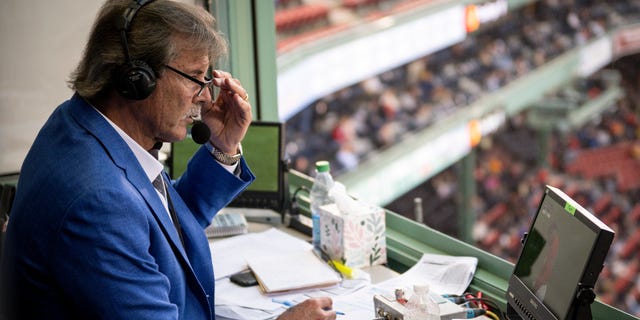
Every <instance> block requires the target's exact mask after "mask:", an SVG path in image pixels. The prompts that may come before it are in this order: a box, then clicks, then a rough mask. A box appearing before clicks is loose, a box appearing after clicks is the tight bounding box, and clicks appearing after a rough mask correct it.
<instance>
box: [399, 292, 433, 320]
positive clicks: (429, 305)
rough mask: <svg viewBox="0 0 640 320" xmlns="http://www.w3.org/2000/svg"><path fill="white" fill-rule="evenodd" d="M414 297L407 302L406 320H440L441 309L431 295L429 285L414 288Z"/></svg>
mask: <svg viewBox="0 0 640 320" xmlns="http://www.w3.org/2000/svg"><path fill="white" fill-rule="evenodd" d="M413 292H414V294H413V296H411V298H410V299H409V302H407V309H409V311H408V315H407V317H405V319H406V320H440V307H439V306H438V303H436V302H435V300H433V298H432V297H431V294H430V293H429V285H428V284H420V285H418V284H416V285H414V286H413Z"/></svg>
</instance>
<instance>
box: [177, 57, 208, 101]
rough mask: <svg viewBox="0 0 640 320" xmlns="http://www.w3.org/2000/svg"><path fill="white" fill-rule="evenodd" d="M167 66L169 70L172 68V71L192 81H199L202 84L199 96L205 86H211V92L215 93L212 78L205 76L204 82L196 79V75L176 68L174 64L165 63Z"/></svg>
mask: <svg viewBox="0 0 640 320" xmlns="http://www.w3.org/2000/svg"><path fill="white" fill-rule="evenodd" d="M165 67H167V69H169V70H171V71H173V72H175V73H177V74H179V75H181V76H183V77H184V78H185V79H187V80H191V81H193V82H195V83H197V84H198V85H199V86H200V89H198V93H197V96H198V97H199V96H200V95H201V94H202V91H204V88H209V92H210V93H211V94H212V95H213V80H212V79H209V78H207V77H205V78H204V82H202V81H200V80H198V79H196V78H194V77H192V76H190V75H188V74H186V73H184V72H182V71H180V70H178V69H176V68H174V67H172V66H169V65H165Z"/></svg>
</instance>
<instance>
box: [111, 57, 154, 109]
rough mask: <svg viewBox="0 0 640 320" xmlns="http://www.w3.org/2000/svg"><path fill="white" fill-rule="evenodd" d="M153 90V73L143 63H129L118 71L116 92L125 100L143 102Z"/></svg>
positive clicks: (138, 61)
mask: <svg viewBox="0 0 640 320" xmlns="http://www.w3.org/2000/svg"><path fill="white" fill-rule="evenodd" d="M155 88H156V76H155V73H154V72H153V69H151V68H150V67H149V65H148V64H147V63H145V62H144V61H140V60H134V61H131V63H129V64H125V65H124V66H123V67H122V69H121V70H120V71H119V74H118V79H117V90H118V92H119V93H120V94H121V95H122V96H123V97H125V98H127V99H131V100H144V99H146V98H147V97H148V96H150V95H151V93H152V92H153V90H154V89H155Z"/></svg>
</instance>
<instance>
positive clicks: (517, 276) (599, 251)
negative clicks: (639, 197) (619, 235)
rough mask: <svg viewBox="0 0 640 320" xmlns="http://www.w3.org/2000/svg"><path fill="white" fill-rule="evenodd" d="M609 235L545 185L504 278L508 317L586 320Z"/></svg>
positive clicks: (597, 223) (584, 212) (568, 201)
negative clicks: (511, 270)
mask: <svg viewBox="0 0 640 320" xmlns="http://www.w3.org/2000/svg"><path fill="white" fill-rule="evenodd" d="M613 237H614V232H613V231H612V230H611V229H610V228H609V227H608V226H606V225H605V224H604V223H603V222H602V221H600V220H599V219H598V218H596V217H595V216H594V215H593V214H591V213H590V212H588V211H587V210H585V209H584V208H583V207H582V206H580V205H579V204H578V203H576V202H575V201H574V200H572V199H571V198H570V197H569V196H567V195H566V194H565V193H563V192H562V191H561V190H559V189H557V188H554V187H551V186H547V187H546V189H545V193H544V196H543V198H542V199H541V201H540V204H539V207H538V210H537V212H536V215H535V217H534V220H533V222H532V224H531V228H530V230H529V232H528V233H527V234H526V235H525V237H524V240H523V242H524V244H523V247H522V251H521V252H520V257H519V258H518V261H517V262H516V265H515V268H514V271H513V274H512V275H511V277H510V279H509V287H508V289H507V316H508V318H509V319H511V320H515V319H536V320H545V319H578V318H579V319H587V318H590V315H591V312H590V309H589V308H590V304H591V302H593V298H594V297H595V295H594V292H593V287H594V286H595V283H596V280H597V279H598V276H599V274H600V271H601V270H602V267H603V265H604V261H605V258H606V256H607V253H608V251H609V247H610V246H611V243H612V241H613ZM583 312H588V315H586V314H585V313H583ZM578 314H580V316H578ZM585 315H586V316H585Z"/></svg>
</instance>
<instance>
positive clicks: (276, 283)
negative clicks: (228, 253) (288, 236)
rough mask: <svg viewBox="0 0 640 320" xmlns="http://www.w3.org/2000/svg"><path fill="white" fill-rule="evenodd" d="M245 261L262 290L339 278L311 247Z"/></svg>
mask: <svg viewBox="0 0 640 320" xmlns="http://www.w3.org/2000/svg"><path fill="white" fill-rule="evenodd" d="M247 264H248V265H249V268H250V269H251V270H253V273H254V274H255V276H256V279H258V283H259V284H260V287H261V289H262V290H263V292H265V293H283V292H290V291H294V290H300V289H314V288H323V287H329V286H334V285H336V284H338V283H339V282H340V281H341V280H342V278H341V277H340V275H339V274H337V273H336V272H335V271H334V270H333V269H331V267H329V265H328V264H327V263H326V262H324V261H322V260H321V259H320V258H318V256H316V255H315V254H314V253H313V251H312V250H304V251H297V252H284V253H272V254H270V255H268V256H254V257H248V259H247Z"/></svg>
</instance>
